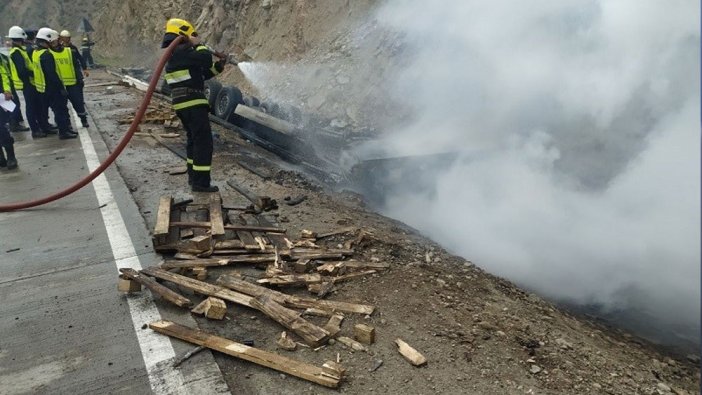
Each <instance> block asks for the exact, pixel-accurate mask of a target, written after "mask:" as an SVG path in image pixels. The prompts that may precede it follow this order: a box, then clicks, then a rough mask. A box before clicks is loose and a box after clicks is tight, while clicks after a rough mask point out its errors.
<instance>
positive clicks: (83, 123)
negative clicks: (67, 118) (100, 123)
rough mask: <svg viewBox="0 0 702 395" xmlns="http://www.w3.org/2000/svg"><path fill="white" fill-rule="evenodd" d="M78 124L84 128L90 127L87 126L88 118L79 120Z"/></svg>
mask: <svg viewBox="0 0 702 395" xmlns="http://www.w3.org/2000/svg"><path fill="white" fill-rule="evenodd" d="M80 123H81V124H82V125H83V127H84V128H89V127H90V125H89V124H88V118H81V119H80Z"/></svg>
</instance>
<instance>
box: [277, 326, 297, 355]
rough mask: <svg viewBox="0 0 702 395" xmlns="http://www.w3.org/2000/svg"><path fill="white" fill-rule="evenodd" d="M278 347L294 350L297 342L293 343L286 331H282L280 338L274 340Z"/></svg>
mask: <svg viewBox="0 0 702 395" xmlns="http://www.w3.org/2000/svg"><path fill="white" fill-rule="evenodd" d="M276 345H277V346H278V348H282V349H283V350H286V351H295V350H296V349H297V343H295V342H294V341H293V340H292V339H291V338H289V337H288V333H287V332H285V331H283V333H281V334H280V338H278V341H276Z"/></svg>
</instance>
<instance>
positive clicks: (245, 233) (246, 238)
mask: <svg viewBox="0 0 702 395" xmlns="http://www.w3.org/2000/svg"><path fill="white" fill-rule="evenodd" d="M229 222H231V223H233V224H234V223H237V224H239V223H241V222H244V223H245V221H244V220H243V219H242V218H241V217H240V216H239V214H235V213H229ZM236 235H237V237H238V238H239V240H241V242H242V243H244V248H246V249H247V250H256V249H259V246H258V243H256V239H254V237H253V235H252V234H251V231H250V230H243V229H242V230H236Z"/></svg>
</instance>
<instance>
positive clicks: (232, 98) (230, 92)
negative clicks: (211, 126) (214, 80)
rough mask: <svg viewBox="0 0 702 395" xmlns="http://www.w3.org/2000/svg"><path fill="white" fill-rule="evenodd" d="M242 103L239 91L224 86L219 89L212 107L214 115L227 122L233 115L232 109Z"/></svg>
mask: <svg viewBox="0 0 702 395" xmlns="http://www.w3.org/2000/svg"><path fill="white" fill-rule="evenodd" d="M241 102H242V96H241V91H240V90H239V89H237V88H235V87H233V86H225V87H222V89H220V91H219V94H218V95H217V100H216V103H215V106H214V110H215V115H216V116H218V117H219V118H221V119H223V120H225V121H229V118H230V117H231V116H232V114H234V109H235V108H236V106H237V105H239V104H240V103H241Z"/></svg>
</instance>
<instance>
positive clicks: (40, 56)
mask: <svg viewBox="0 0 702 395" xmlns="http://www.w3.org/2000/svg"><path fill="white" fill-rule="evenodd" d="M36 44H37V47H36V48H35V49H34V52H33V53H32V62H33V63H34V85H35V86H36V88H37V92H39V96H40V97H41V98H42V104H43V108H45V109H48V108H51V111H53V113H54V118H55V119H56V124H57V125H58V135H59V139H61V140H66V139H74V138H76V137H77V136H78V134H77V133H75V132H74V131H73V129H72V128H71V120H70V118H69V117H68V91H66V87H65V86H63V82H62V81H61V77H59V74H58V72H57V71H56V70H57V67H56V60H55V59H54V56H53V55H52V53H51V50H50V48H51V47H54V48H56V47H57V46H58V32H57V31H56V30H52V29H49V28H48V27H43V28H41V29H39V31H38V32H37V37H36ZM69 53H70V51H69ZM47 111H48V110H47ZM45 113H46V112H45ZM43 115H44V114H42V116H43Z"/></svg>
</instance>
